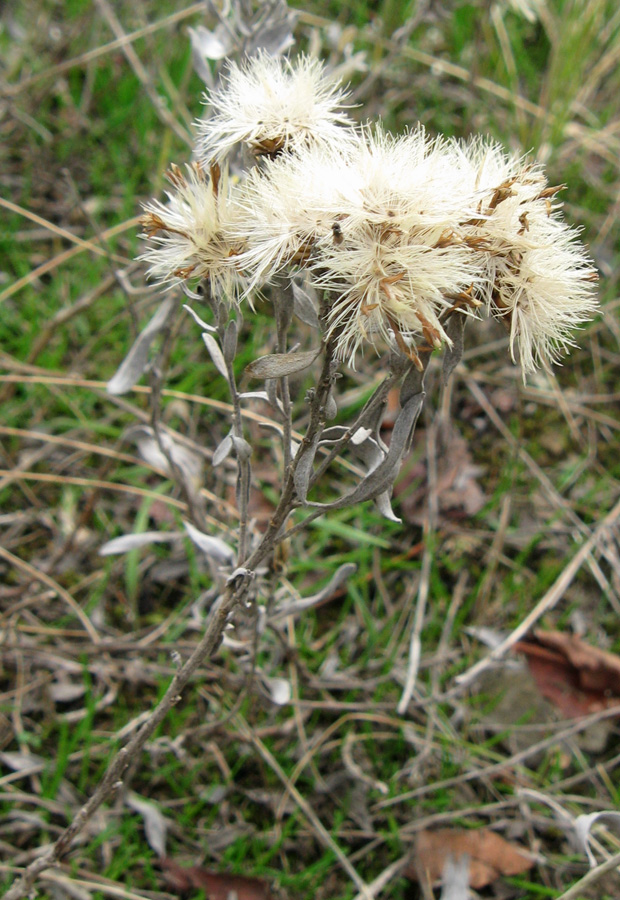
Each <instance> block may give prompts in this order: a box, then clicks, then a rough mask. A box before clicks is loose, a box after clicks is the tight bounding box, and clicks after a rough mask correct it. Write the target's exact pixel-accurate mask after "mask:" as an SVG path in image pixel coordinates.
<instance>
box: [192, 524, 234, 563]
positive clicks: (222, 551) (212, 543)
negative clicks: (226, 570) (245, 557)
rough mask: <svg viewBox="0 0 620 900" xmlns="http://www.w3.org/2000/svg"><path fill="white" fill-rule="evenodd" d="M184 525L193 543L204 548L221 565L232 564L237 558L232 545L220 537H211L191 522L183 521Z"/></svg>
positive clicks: (205, 552)
mask: <svg viewBox="0 0 620 900" xmlns="http://www.w3.org/2000/svg"><path fill="white" fill-rule="evenodd" d="M183 525H184V526H185V530H186V531H187V534H188V535H189V537H190V538H191V540H192V541H193V543H194V544H195V545H196V546H197V547H198V549H199V550H202V552H203V553H204V554H205V556H208V557H210V558H211V559H213V560H214V561H215V562H217V563H220V564H221V565H225V566H228V565H232V563H233V562H234V560H235V551H234V550H233V548H232V547H230V546H229V545H228V544H227V543H225V542H224V541H222V540H220V538H216V537H211V535H210V534H205V533H204V532H202V531H199V530H198V528H196V527H195V526H194V525H192V524H191V522H183Z"/></svg>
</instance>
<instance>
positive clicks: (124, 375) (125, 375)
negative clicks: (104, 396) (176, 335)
mask: <svg viewBox="0 0 620 900" xmlns="http://www.w3.org/2000/svg"><path fill="white" fill-rule="evenodd" d="M176 305H177V300H176V297H168V298H167V299H166V300H164V302H163V303H162V304H161V306H160V307H159V309H158V310H157V312H156V313H155V315H154V316H153V318H152V319H151V321H150V322H149V323H148V325H147V326H146V327H145V328H143V329H142V331H141V332H140V334H139V335H138V337H137V338H136V340H135V341H134V344H133V347H132V348H131V350H130V351H129V353H128V354H127V356H126V357H125V359H124V360H123V362H122V363H121V364H120V366H119V368H118V371H117V372H116V374H115V375H114V376H113V377H112V378H111V379H110V381H108V385H107V391H108V394H113V395H114V396H118V395H120V394H126V393H127V391H130V390H131V389H132V387H133V386H134V385H135V384H136V382H137V381H139V380H140V378H141V377H142V375H143V374H144V372H145V370H146V368H147V366H148V362H149V350H150V349H151V344H152V343H153V341H154V340H155V338H156V337H157V335H158V334H159V333H160V332H161V331H163V329H164V328H165V327H166V323H167V321H168V318H169V316H170V314H171V313H172V311H173V309H174V308H175V306H176Z"/></svg>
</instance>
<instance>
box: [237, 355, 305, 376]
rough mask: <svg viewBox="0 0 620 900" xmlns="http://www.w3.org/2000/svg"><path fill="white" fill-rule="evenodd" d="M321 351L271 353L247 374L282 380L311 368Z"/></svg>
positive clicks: (250, 368) (248, 370)
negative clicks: (286, 376)
mask: <svg viewBox="0 0 620 900" xmlns="http://www.w3.org/2000/svg"><path fill="white" fill-rule="evenodd" d="M320 352H321V351H320V350H300V351H299V352H297V353H271V354H270V355H269V356H261V357H260V359H255V360H254V362H251V363H250V365H249V366H247V368H246V370H245V372H246V375H249V376H250V377H251V378H282V377H284V376H285V375H295V374H296V373H297V372H303V370H304V369H307V368H308V366H311V365H312V363H313V362H314V360H315V359H316V358H317V356H318V355H319V353H320Z"/></svg>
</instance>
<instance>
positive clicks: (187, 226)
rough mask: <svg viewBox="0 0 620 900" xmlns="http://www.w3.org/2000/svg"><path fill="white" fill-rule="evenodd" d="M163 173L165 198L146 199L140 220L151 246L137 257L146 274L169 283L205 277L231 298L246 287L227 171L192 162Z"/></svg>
mask: <svg viewBox="0 0 620 900" xmlns="http://www.w3.org/2000/svg"><path fill="white" fill-rule="evenodd" d="M167 177H168V180H169V181H170V183H171V185H172V190H171V191H167V192H166V194H167V197H168V203H166V204H164V203H160V202H159V201H158V200H154V201H153V202H151V203H148V204H147V205H146V206H145V213H144V215H143V216H142V218H141V220H140V221H141V224H142V226H143V228H144V234H143V237H145V238H146V239H148V240H149V241H150V246H149V248H148V249H147V250H146V251H145V253H143V254H142V256H140V257H139V258H140V259H142V260H144V261H146V262H147V263H149V269H148V275H149V277H150V278H152V279H154V280H155V281H159V282H162V283H172V284H178V283H179V282H181V281H185V280H187V279H193V280H194V279H195V280H200V279H206V280H208V281H209V284H210V288H211V291H212V293H213V294H214V296H217V297H220V298H221V299H235V298H236V297H238V296H239V294H240V292H241V291H242V290H243V289H244V287H245V281H244V279H243V277H242V275H241V273H240V269H239V267H238V265H237V258H238V256H239V254H240V253H241V252H242V251H243V249H244V248H243V245H242V243H241V242H240V241H239V238H238V237H237V236H236V234H235V228H234V226H235V223H236V219H237V216H238V208H237V206H236V204H235V202H234V199H233V188H232V186H231V184H230V182H229V179H228V175H227V172H226V171H221V170H220V169H219V166H212V167H211V169H210V172H209V173H207V172H206V171H205V169H204V168H203V167H202V166H201V165H200V164H199V163H194V164H193V165H188V166H187V167H186V172H185V173H184V172H182V170H181V169H179V168H178V166H172V167H171V168H170V170H169V171H168V173H167Z"/></svg>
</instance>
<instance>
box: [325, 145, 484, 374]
mask: <svg viewBox="0 0 620 900" xmlns="http://www.w3.org/2000/svg"><path fill="white" fill-rule="evenodd" d="M452 157H453V154H452V151H451V147H450V145H448V144H447V143H446V142H443V141H441V140H431V139H429V138H428V137H427V136H426V134H425V133H424V131H423V130H422V129H418V130H417V131H415V132H412V133H410V134H407V135H405V136H404V137H401V138H394V137H392V136H391V135H388V134H385V133H384V132H383V131H381V130H380V129H377V130H374V131H370V130H366V131H365V132H364V135H363V139H362V140H361V141H360V143H359V144H358V145H357V147H356V148H355V149H354V150H353V151H352V152H351V153H349V154H348V156H347V164H348V166H350V167H351V169H352V171H353V172H354V173H355V175H354V177H350V178H343V179H341V181H340V187H339V189H338V190H337V200H338V202H337V206H336V209H337V210H338V214H337V218H336V220H335V222H336V224H337V227H338V231H337V235H335V234H333V235H332V237H331V239H330V240H328V241H323V242H322V244H321V246H320V248H319V252H318V253H317V255H316V258H315V259H313V261H312V268H313V272H314V276H315V280H316V283H317V285H318V286H320V287H322V288H324V289H326V290H328V291H329V292H330V294H331V296H332V298H333V299H332V303H331V306H330V308H329V312H328V316H327V326H328V333H329V334H330V335H332V336H336V337H337V354H338V356H339V357H340V358H341V359H345V360H347V361H348V362H349V363H350V364H353V363H354V360H355V355H356V352H357V350H358V349H359V347H360V346H361V345H362V343H363V342H364V341H370V342H371V343H373V344H374V343H376V340H377V338H380V339H382V340H383V341H386V342H388V344H390V345H391V346H395V347H397V348H398V349H399V350H400V351H401V352H403V353H405V354H406V355H408V356H409V357H410V358H412V359H413V360H414V361H416V362H417V361H418V354H417V350H416V345H417V347H418V349H421V348H422V347H423V346H424V347H425V348H426V349H427V350H431V349H433V348H434V347H438V346H439V345H441V343H443V342H448V343H449V338H448V336H447V335H446V333H445V331H444V328H443V325H442V322H441V318H440V317H441V315H442V313H445V312H446V311H447V310H448V309H449V308H450V307H452V306H453V305H455V304H457V305H459V304H460V305H463V306H464V307H465V308H467V307H468V306H472V307H473V306H474V305H475V303H474V301H473V300H472V297H471V287H472V285H473V283H474V282H475V281H476V279H477V277H478V268H477V264H476V253H475V252H473V251H472V250H471V248H470V247H468V246H467V245H466V244H465V243H464V242H463V239H462V234H461V231H462V229H461V226H460V224H459V223H460V222H461V221H462V220H463V218H464V217H465V216H466V215H468V214H469V213H471V210H472V206H471V202H472V197H471V195H470V194H468V193H467V192H464V191H463V190H462V186H461V184H460V183H459V180H458V179H457V178H455V177H454V160H453V158H452Z"/></svg>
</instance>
